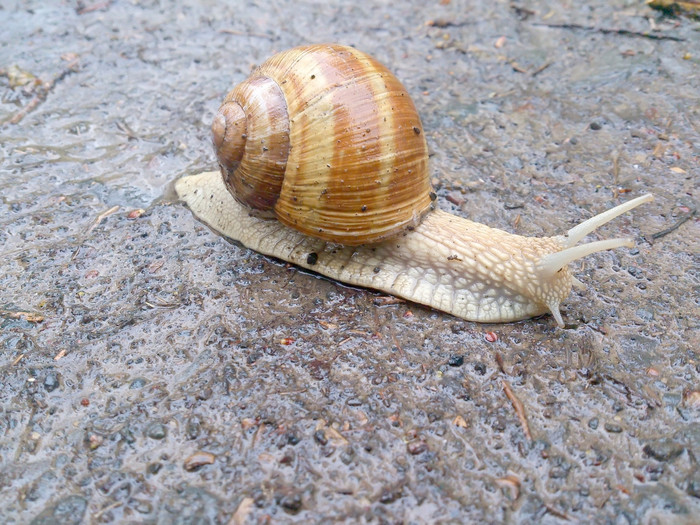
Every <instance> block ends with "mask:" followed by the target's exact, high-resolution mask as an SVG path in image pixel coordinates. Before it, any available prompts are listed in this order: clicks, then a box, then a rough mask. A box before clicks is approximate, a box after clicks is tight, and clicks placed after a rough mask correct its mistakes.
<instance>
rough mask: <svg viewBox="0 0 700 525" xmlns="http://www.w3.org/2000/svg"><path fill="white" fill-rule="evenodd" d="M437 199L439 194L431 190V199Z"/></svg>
mask: <svg viewBox="0 0 700 525" xmlns="http://www.w3.org/2000/svg"><path fill="white" fill-rule="evenodd" d="M435 199H437V194H436V193H435V192H434V191H431V192H430V200H431V201H434V200H435Z"/></svg>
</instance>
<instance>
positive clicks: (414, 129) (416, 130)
mask: <svg viewBox="0 0 700 525" xmlns="http://www.w3.org/2000/svg"><path fill="white" fill-rule="evenodd" d="M413 133H415V134H416V135H420V128H419V127H418V126H413Z"/></svg>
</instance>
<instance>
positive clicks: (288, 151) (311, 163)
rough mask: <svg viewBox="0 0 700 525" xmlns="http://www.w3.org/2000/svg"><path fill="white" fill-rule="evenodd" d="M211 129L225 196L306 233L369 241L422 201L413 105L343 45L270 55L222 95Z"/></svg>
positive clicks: (423, 207)
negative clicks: (232, 197) (231, 196)
mask: <svg viewBox="0 0 700 525" xmlns="http://www.w3.org/2000/svg"><path fill="white" fill-rule="evenodd" d="M212 132H213V139H214V144H215V147H216V149H217V157H218V159H219V164H220V166H221V171H222V174H223V176H224V180H225V181H226V185H227V187H228V189H229V191H231V193H233V195H234V197H235V198H236V199H237V200H238V201H239V202H241V203H243V204H245V205H247V206H249V207H250V208H252V209H254V210H269V209H273V210H274V215H275V216H276V217H277V218H278V219H279V220H280V221H281V222H283V223H284V224H286V225H287V226H290V227H292V228H294V229H296V230H298V231H300V232H302V233H305V234H307V235H311V236H314V237H319V238H322V239H324V240H327V241H332V242H337V243H341V244H347V245H359V244H365V243H371V242H378V241H381V240H384V239H387V238H389V237H391V236H393V235H396V234H398V233H399V232H401V231H403V230H405V229H407V228H409V227H411V226H415V225H417V224H418V223H419V222H420V220H421V219H422V216H423V215H424V214H425V213H426V212H427V211H428V210H430V209H431V208H432V201H433V200H434V198H435V195H434V193H432V190H431V188H430V182H429V173H428V152H427V145H426V142H425V137H424V134H423V127H422V124H421V122H420V118H419V116H418V112H417V110H416V108H415V106H414V104H413V102H412V100H411V99H410V97H409V95H408V93H407V92H406V90H405V88H404V87H403V86H402V85H401V83H400V82H399V81H398V80H397V79H396V77H394V75H393V74H392V73H390V72H389V71H388V70H387V69H386V68H385V67H384V66H382V65H381V64H380V63H378V62H377V61H376V60H374V59H373V58H372V57H370V56H369V55H366V54H364V53H362V52H359V51H357V50H355V49H353V48H349V47H344V46H339V45H329V44H324V45H313V46H304V47H298V48H294V49H291V50H289V51H286V52H283V53H279V54H277V55H275V56H273V57H271V58H270V59H269V60H267V61H266V62H265V63H264V64H263V65H261V66H260V67H259V68H258V69H257V70H256V71H255V72H254V73H253V74H252V76H251V77H250V78H249V79H247V80H246V81H244V82H243V83H242V84H240V85H238V86H237V87H236V88H234V90H233V91H231V93H229V94H228V95H227V97H226V99H225V100H224V103H223V104H222V106H221V108H220V110H219V113H218V115H217V116H216V118H215V119H214V123H213V124H212ZM241 148H242V149H243V150H244V152H241Z"/></svg>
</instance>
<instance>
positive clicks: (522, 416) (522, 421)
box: [501, 379, 532, 441]
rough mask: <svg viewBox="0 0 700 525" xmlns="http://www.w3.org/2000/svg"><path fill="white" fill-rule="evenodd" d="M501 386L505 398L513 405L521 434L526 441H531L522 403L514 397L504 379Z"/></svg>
mask: <svg viewBox="0 0 700 525" xmlns="http://www.w3.org/2000/svg"><path fill="white" fill-rule="evenodd" d="M501 384H502V385H503V391H504V392H505V393H506V396H508V399H510V402H511V403H512V404H513V408H514V409H515V413H516V414H517V415H518V419H519V420H520V424H521V425H522V427H523V432H525V437H526V438H527V440H528V441H532V434H530V425H529V424H528V422H527V417H526V416H525V407H524V406H523V404H522V402H521V401H520V400H519V399H518V398H517V397H515V394H514V393H513V390H512V389H511V388H510V385H509V384H508V381H506V380H505V379H501Z"/></svg>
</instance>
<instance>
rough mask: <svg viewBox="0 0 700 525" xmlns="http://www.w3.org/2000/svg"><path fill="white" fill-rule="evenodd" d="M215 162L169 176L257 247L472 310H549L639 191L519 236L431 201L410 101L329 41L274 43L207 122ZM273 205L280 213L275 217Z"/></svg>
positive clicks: (485, 317)
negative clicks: (288, 46) (553, 228)
mask: <svg viewBox="0 0 700 525" xmlns="http://www.w3.org/2000/svg"><path fill="white" fill-rule="evenodd" d="M212 134H213V141H214V145H215V148H216V152H217V159H218V161H219V166H220V173H217V172H206V173H202V174H199V175H195V176H191V177H183V178H181V179H179V180H178V181H176V183H175V190H176V192H177V194H178V196H179V197H180V199H181V200H183V201H185V202H186V203H187V205H188V206H189V207H190V209H191V210H192V211H193V212H194V214H195V215H196V216H197V217H198V218H200V219H201V220H202V221H204V222H205V223H207V224H208V225H210V226H211V227H212V228H213V229H215V230H216V231H219V232H221V233H222V234H224V235H225V236H227V237H229V238H231V239H234V240H236V241H239V242H241V243H242V244H243V245H244V246H247V247H249V248H252V249H254V250H256V251H258V252H260V253H263V254H266V255H271V256H274V257H277V258H279V259H282V260H285V261H288V262H291V263H294V264H296V265H299V266H302V267H304V268H308V269H311V270H314V271H316V272H318V273H320V274H323V275H326V276H328V277H331V278H333V279H337V280H339V281H342V282H345V283H349V284H353V285H358V286H364V287H368V288H374V289H377V290H382V291H384V292H387V293H391V294H394V295H397V296H399V297H403V298H406V299H409V300H411V301H414V302H416V303H420V304H424V305H427V306H431V307H433V308H436V309H439V310H442V311H445V312H449V313H451V314H453V315H456V316H458V317H462V318H464V319H467V320H472V321H480V322H503V321H515V320H519V319H525V318H528V317H533V316H536V315H540V314H543V313H545V312H547V311H549V312H551V314H552V315H553V316H554V318H555V320H556V321H557V324H558V325H559V326H561V327H563V326H564V321H563V319H562V316H561V313H560V312H559V306H560V304H561V302H562V301H563V300H564V299H565V298H566V297H567V296H568V295H569V293H570V292H571V288H572V286H577V287H579V288H582V287H583V284H582V283H581V282H580V281H578V280H577V279H576V278H575V277H574V276H573V274H572V273H571V270H570V268H569V267H568V265H569V263H571V262H572V261H574V260H577V259H580V258H581V257H585V256H587V255H589V254H592V253H595V252H598V251H602V250H609V249H613V248H619V247H622V246H628V247H629V246H633V242H632V240H631V239H629V238H618V239H607V240H601V241H595V242H590V243H587V244H579V243H580V241H581V240H582V239H583V238H584V237H585V236H586V235H588V234H589V233H591V232H593V231H594V230H595V229H596V228H598V227H600V226H601V225H603V224H605V223H607V222H609V221H610V220H612V219H614V218H615V217H617V216H619V215H621V214H622V213H625V212H626V211H629V210H631V209H633V208H635V207H636V206H639V205H640V204H642V203H644V202H649V201H650V200H652V196H651V195H644V196H641V197H637V198H636V199H633V200H631V201H628V202H626V203H623V204H620V205H618V206H616V207H614V208H612V209H610V210H608V211H605V212H603V213H600V214H599V215H596V216H595V217H592V218H591V219H588V220H586V221H584V222H582V223H581V224H579V225H578V226H575V227H574V228H571V229H570V230H569V231H568V232H567V233H566V234H564V235H557V236H554V237H543V238H535V237H523V236H520V235H513V234H510V233H508V232H505V231H502V230H498V229H495V228H490V227H488V226H485V225H483V224H479V223H476V222H472V221H469V220H467V219H464V218H462V217H457V216H455V215H452V214H449V213H446V212H444V211H441V210H439V209H434V203H433V201H434V200H435V194H434V193H433V192H432V190H431V188H430V184H429V182H428V172H427V164H428V155H427V150H426V145H425V138H424V136H423V128H422V126H421V123H420V119H419V118H418V114H417V112H416V109H415V107H414V105H413V102H411V100H410V98H409V96H408V94H407V93H406V91H405V89H404V88H403V86H402V85H401V84H400V82H399V81H398V80H396V78H395V77H394V76H393V75H392V74H391V73H390V72H389V71H387V69H386V68H384V66H382V65H381V64H379V63H378V62H376V61H375V60H374V59H373V58H371V57H369V56H368V55H366V54H364V53H361V52H359V51H356V50H354V49H352V48H348V47H343V46H339V45H334V44H326V45H315V46H307V47H300V48H295V49H292V50H289V51H286V52H283V53H280V54H278V55H275V56H273V57H272V58H270V59H269V60H268V61H266V62H265V63H264V64H263V65H262V66H261V67H260V68H259V69H257V70H256V71H255V72H254V73H253V74H252V75H251V77H250V78H249V79H247V80H246V81H244V82H243V83H242V84H240V85H239V86H237V87H236V88H234V89H233V91H231V93H229V94H228V95H227V96H226V99H225V100H224V103H223V104H222V106H221V108H220V110H219V112H218V114H217V116H216V117H215V119H214V122H213V124H212ZM270 217H276V218H277V219H278V220H270Z"/></svg>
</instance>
